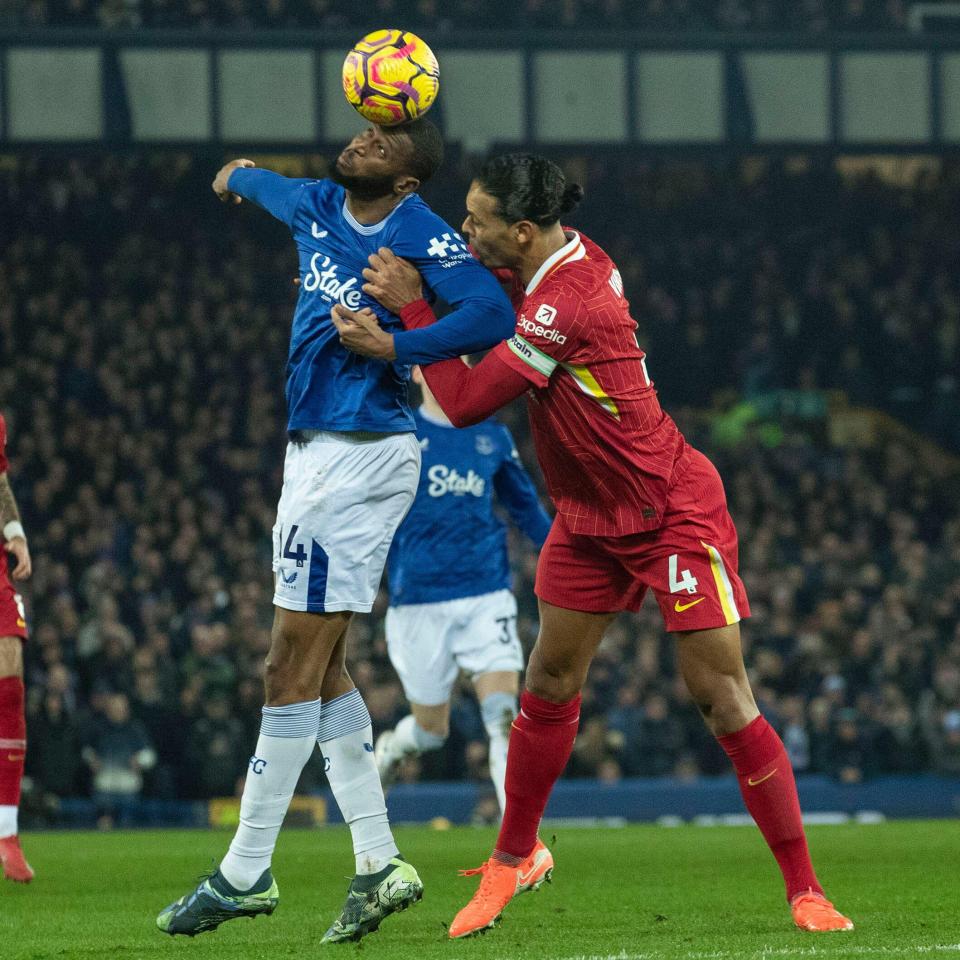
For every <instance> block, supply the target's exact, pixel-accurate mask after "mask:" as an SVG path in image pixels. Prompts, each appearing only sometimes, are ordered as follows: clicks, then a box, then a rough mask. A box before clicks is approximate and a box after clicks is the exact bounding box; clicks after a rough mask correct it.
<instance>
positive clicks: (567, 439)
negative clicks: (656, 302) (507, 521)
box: [494, 229, 686, 537]
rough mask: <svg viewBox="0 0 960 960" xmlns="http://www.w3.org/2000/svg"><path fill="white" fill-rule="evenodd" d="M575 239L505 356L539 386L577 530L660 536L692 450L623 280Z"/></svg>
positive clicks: (533, 291) (539, 402)
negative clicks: (671, 410)
mask: <svg viewBox="0 0 960 960" xmlns="http://www.w3.org/2000/svg"><path fill="white" fill-rule="evenodd" d="M566 234H567V236H568V237H569V238H570V240H569V243H567V244H566V245H565V246H564V247H563V248H562V249H560V250H558V251H557V252H556V253H555V254H554V255H553V256H551V257H550V258H549V259H548V260H547V261H546V262H545V263H544V264H543V266H541V267H540V269H539V270H538V271H537V273H536V275H535V276H534V277H533V279H532V280H531V281H530V283H529V284H528V285H527V287H526V290H524V291H522V299H521V298H520V297H515V301H514V302H515V305H516V307H517V330H516V333H515V335H514V336H513V338H512V339H511V340H508V341H505V342H504V343H501V344H499V345H498V346H497V347H495V348H494V349H495V350H496V352H497V356H498V357H500V359H501V360H503V361H504V362H505V363H507V364H508V365H509V366H510V367H512V368H513V369H515V370H517V371H519V372H520V373H522V374H523V376H525V377H526V378H527V379H528V380H529V381H530V382H531V384H532V385H533V389H532V390H530V391H529V392H528V394H527V396H528V399H529V402H528V409H529V412H530V423H531V426H532V428H533V436H534V441H535V443H536V447H537V457H538V459H539V460H540V466H541V467H542V468H543V473H544V477H545V479H546V482H547V489H548V490H549V493H550V498H551V499H552V500H553V502H554V504H555V505H556V507H557V510H559V512H560V513H561V514H562V515H563V518H564V520H565V521H566V523H567V526H568V527H569V528H570V530H572V531H573V532H574V533H579V534H584V535H587V536H595V537H611V536H622V535H625V534H629V533H639V532H642V531H645V530H654V529H656V528H657V527H659V526H660V524H661V520H662V517H663V512H664V508H665V505H666V499H667V490H668V488H669V486H670V478H671V476H672V474H673V470H674V464H675V463H676V461H677V459H678V458H679V457H680V455H681V454H682V453H683V451H684V448H685V446H686V444H685V441H684V439H683V435H682V434H681V433H680V431H679V430H678V429H677V425H676V424H675V423H674V422H673V420H672V419H671V418H670V417H669V416H667V414H665V413H664V412H663V410H662V409H661V408H660V402H659V401H658V400H657V392H656V390H654V388H653V383H652V381H651V380H650V377H649V376H648V375H647V368H646V363H645V360H644V353H643V351H642V350H641V349H640V346H639V344H638V343H637V337H636V326H637V325H636V323H635V322H634V320H633V318H632V317H631V316H630V309H629V304H628V302H627V300H626V298H625V297H624V295H623V281H622V280H621V279H620V273H619V271H618V270H617V268H616V266H615V265H614V263H613V261H612V260H611V259H610V258H609V257H608V256H607V255H606V254H605V253H604V252H603V250H601V249H600V247H598V246H597V245H596V244H595V243H593V242H592V241H591V240H589V239H587V238H586V237H584V236H583V235H582V234H577V233H575V232H574V231H572V230H569V229H568V230H567V231H566ZM518 286H519V284H518ZM518 300H520V302H519V303H517V301H518Z"/></svg>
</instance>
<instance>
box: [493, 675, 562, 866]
mask: <svg viewBox="0 0 960 960" xmlns="http://www.w3.org/2000/svg"><path fill="white" fill-rule="evenodd" d="M579 725H580V694H577V695H576V697H574V698H573V699H572V700H568V701H567V702H566V703H551V702H550V701H549V700H541V699H540V698H539V697H536V696H534V695H533V694H532V693H530V692H529V691H528V690H524V692H523V695H522V696H521V697H520V713H519V715H518V716H517V719H516V720H514V721H513V728H512V729H511V731H510V745H509V747H508V749H507V773H506V779H505V788H506V794H507V809H506V810H504V812H503V823H502V824H501V826H500V836H499V837H498V838H497V846H496V850H495V851H494V853H495V855H496V854H500V855H502V859H505V860H510V861H512V860H516V861H519V860H522V859H523V858H524V857H527V856H529V854H530V851H531V850H533V848H534V846H535V845H536V842H537V831H538V830H539V829H540V820H541V819H542V818H543V811H544V810H545V809H546V806H547V800H548V799H549V798H550V791H551V790H552V789H553V785H554V784H555V783H556V782H557V780H558V779H559V777H560V774H561V773H563V768H564V767H565V766H566V765H567V760H569V759H570V752H571V751H572V750H573V741H574V740H575V739H576V737H577V727H578V726H579Z"/></svg>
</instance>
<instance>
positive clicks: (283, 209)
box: [227, 167, 316, 227]
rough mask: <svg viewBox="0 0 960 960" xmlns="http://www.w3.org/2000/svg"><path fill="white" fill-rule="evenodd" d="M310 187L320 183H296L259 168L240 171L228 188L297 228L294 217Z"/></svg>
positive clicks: (230, 181) (232, 174)
mask: <svg viewBox="0 0 960 960" xmlns="http://www.w3.org/2000/svg"><path fill="white" fill-rule="evenodd" d="M310 183H316V181H315V180H303V179H297V180H294V179H291V178H290V177H282V176H281V175H280V174H279V173H274V172H273V171H272V170H258V169H257V168H256V167H237V169H236V170H234V171H233V173H231V174H230V179H229V180H227V186H228V187H229V188H230V189H231V190H232V191H233V192H234V193H236V194H238V195H239V196H241V197H244V198H245V199H246V200H250V201H252V202H253V203H255V204H257V206H260V207H263V209H264V210H266V211H267V213H270V214H272V215H273V216H275V217H276V218H277V219H278V220H281V221H283V223H285V224H286V225H287V226H288V227H289V226H292V225H293V215H294V214H295V213H296V210H297V205H298V204H299V203H300V198H301V197H302V196H303V188H304V187H305V186H306V185H307V184H310Z"/></svg>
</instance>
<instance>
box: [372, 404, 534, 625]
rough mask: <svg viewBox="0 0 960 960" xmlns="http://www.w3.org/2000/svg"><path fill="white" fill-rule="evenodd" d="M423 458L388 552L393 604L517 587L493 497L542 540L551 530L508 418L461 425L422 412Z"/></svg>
mask: <svg viewBox="0 0 960 960" xmlns="http://www.w3.org/2000/svg"><path fill="white" fill-rule="evenodd" d="M414 416H415V419H416V424H417V437H418V439H419V440H420V450H421V456H422V458H423V463H422V466H421V468H420V485H419V487H418V488H417V496H416V499H415V500H414V501H413V506H412V507H411V508H410V512H409V513H408V514H407V516H406V519H404V521H403V523H401V524H400V528H399V529H398V530H397V534H396V536H395V537H394V540H393V545H392V546H391V548H390V554H389V556H388V557H387V575H388V577H389V588H390V605H391V606H402V605H404V604H411V603H437V602H439V601H441V600H456V599H459V598H460V597H476V596H478V595H480V594H482V593H491V592H492V591H494V590H502V589H504V588H507V589H509V588H510V586H511V576H510V560H509V557H508V556H507V529H506V525H505V524H504V522H503V521H502V520H501V519H500V518H499V517H498V516H497V514H496V513H495V512H494V509H493V497H494V493H496V496H497V499H498V500H499V502H500V503H501V504H502V505H503V507H504V508H505V509H506V510H507V513H508V514H509V515H510V518H511V519H512V520H513V522H514V523H515V524H516V525H517V527H519V528H520V530H522V531H523V532H524V533H525V534H526V535H527V536H528V537H529V538H530V539H531V540H532V541H533V542H534V543H535V544H536V545H537V546H538V547H540V546H541V545H542V544H543V541H544V540H545V539H546V537H547V533H548V532H549V530H550V517H549V516H548V515H547V513H546V511H544V509H543V506H542V505H541V503H540V498H539V497H538V496H537V491H536V488H535V487H534V485H533V481H531V479H530V477H529V475H528V474H527V472H526V470H525V469H524V467H523V464H522V463H521V462H520V457H519V455H518V454H517V450H516V447H515V445H514V442H513V437H511V436H510V431H509V430H507V428H506V427H505V426H503V424H500V423H497V421H496V420H484V421H483V422H482V423H478V424H476V425H474V426H472V427H465V428H463V429H460V430H458V429H456V428H454V427H453V426H451V425H450V424H448V423H437V422H435V421H433V420H431V419H428V418H427V417H425V416H424V414H423V411H422V410H417V411H416V412H415V414H414Z"/></svg>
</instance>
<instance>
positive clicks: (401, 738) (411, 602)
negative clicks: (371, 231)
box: [376, 367, 551, 811]
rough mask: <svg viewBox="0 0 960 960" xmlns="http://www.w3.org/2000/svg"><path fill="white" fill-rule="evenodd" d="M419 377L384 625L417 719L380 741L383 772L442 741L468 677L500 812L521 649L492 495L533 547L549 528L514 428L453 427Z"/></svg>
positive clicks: (502, 530)
mask: <svg viewBox="0 0 960 960" xmlns="http://www.w3.org/2000/svg"><path fill="white" fill-rule="evenodd" d="M414 380H415V381H416V382H417V383H418V384H419V385H420V389H421V390H422V391H423V404H422V405H421V406H420V408H419V409H418V410H417V411H416V412H415V414H414V416H415V418H416V421H417V438H418V439H419V441H420V452H421V456H422V458H423V466H422V468H421V472H420V486H419V488H418V489H417V497H416V499H415V500H414V502H413V507H411V509H410V513H408V514H407V517H406V519H405V520H404V521H403V523H401V524H400V529H399V530H398V531H397V535H396V537H395V538H394V541H393V546H392V547H391V548H390V555H389V556H388V558H387V571H388V576H389V581H390V606H389V608H388V610H387V621H386V632H387V650H388V652H389V654H390V661H391V663H392V664H393V666H394V668H395V669H396V671H397V674H398V675H399V677H400V680H401V682H402V683H403V690H404V693H405V694H406V696H407V700H408V701H409V702H410V710H411V713H410V714H408V715H407V716H406V717H404V718H403V719H402V720H401V721H400V722H399V723H398V724H397V726H396V729H394V730H388V731H386V732H385V733H383V734H381V735H380V737H379V738H378V739H377V744H376V758H377V765H378V767H379V768H380V778H381V780H382V781H383V784H384V786H389V785H390V784H391V783H392V782H393V780H394V779H395V777H396V772H397V768H398V766H399V765H400V762H401V761H402V760H403V758H404V757H405V756H410V755H415V754H418V753H422V752H424V751H427V750H437V749H439V748H440V747H441V746H443V743H444V741H445V740H446V738H447V733H448V731H449V725H450V693H451V691H452V689H453V684H454V682H455V681H456V679H457V675H458V673H459V672H460V670H463V671H464V672H465V673H467V674H469V675H470V677H471V679H472V681H473V686H474V690H475V691H476V694H477V700H478V701H479V703H480V713H481V716H482V718H483V725H484V727H485V729H486V731H487V735H488V737H489V739H490V755H489V756H490V779H491V780H493V785H494V789H495V790H496V792H497V800H498V801H499V802H500V809H501V811H502V810H503V807H504V803H505V798H504V792H503V778H504V773H505V771H506V766H507V741H508V740H509V738H510V724H511V723H512V722H513V719H514V717H516V715H517V695H518V691H519V683H520V671H521V670H522V669H523V650H522V649H521V647H520V641H519V640H518V638H517V601H516V600H515V599H514V596H513V593H512V592H511V590H510V586H511V579H512V578H511V576H510V560H509V557H508V555H507V530H506V526H505V524H504V523H503V521H502V520H501V519H500V518H499V517H498V516H497V515H496V513H495V512H494V509H493V502H494V499H493V498H494V493H496V496H497V500H499V502H500V503H501V504H502V505H503V507H505V508H506V511H507V513H508V514H509V515H510V518H511V519H512V520H513V522H514V523H515V524H516V525H517V527H519V529H520V530H522V531H523V532H524V533H525V534H526V535H527V536H528V537H529V538H530V539H531V540H532V541H533V542H534V544H535V545H536V546H537V548H539V547H540V546H541V545H542V544H543V541H544V540H545V539H546V538H547V534H548V533H549V532H550V523H551V521H550V517H549V516H548V515H547V513H546V511H545V510H544V509H543V507H542V506H541V504H540V500H539V498H538V496H537V491H536V489H535V488H534V486H533V483H532V481H531V480H530V477H529V476H528V475H527V472H526V470H525V469H524V468H523V465H522V464H521V462H520V457H519V455H518V454H517V450H516V447H515V446H514V442H513V437H511V436H510V431H509V430H507V428H506V427H504V426H503V425H502V424H499V423H497V422H496V421H495V420H484V421H483V422H482V423H478V424H476V425H475V426H472V427H466V428H464V429H462V430H457V429H455V428H454V426H453V424H451V423H450V421H449V420H448V419H447V417H446V416H445V415H444V412H443V410H441V408H440V405H439V404H438V403H437V401H436V400H435V399H434V397H433V394H432V393H431V392H430V388H429V387H428V386H427V385H426V382H425V381H424V379H423V376H422V375H421V374H420V371H419V369H418V368H416V367H415V368H414Z"/></svg>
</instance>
